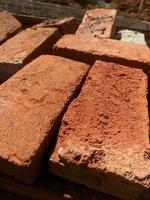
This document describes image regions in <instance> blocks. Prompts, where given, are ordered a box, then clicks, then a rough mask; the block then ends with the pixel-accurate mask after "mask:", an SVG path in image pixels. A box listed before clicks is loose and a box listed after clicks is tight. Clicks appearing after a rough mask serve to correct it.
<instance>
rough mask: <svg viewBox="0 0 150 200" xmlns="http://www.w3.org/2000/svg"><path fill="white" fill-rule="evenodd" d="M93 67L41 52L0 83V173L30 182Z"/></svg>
mask: <svg viewBox="0 0 150 200" xmlns="http://www.w3.org/2000/svg"><path fill="white" fill-rule="evenodd" d="M88 69H89V67H88V66H87V65H86V64H84V63H79V62H76V61H72V60H69V59H64V58H61V57H55V56H48V55H47V56H46V55H45V56H44V55H43V56H41V57H39V58H37V59H36V60H34V61H33V62H31V63H30V64H28V65H27V66H25V67H24V68H23V69H22V70H20V71H19V72H18V73H17V74H16V75H14V76H13V77H12V78H10V79H9V80H8V81H6V82H5V83H3V84H2V85H1V87H0V105H1V106H0V119H1V120H0V133H1V140H0V172H2V173H4V174H5V173H6V174H8V175H11V176H13V177H15V178H17V179H19V180H21V181H23V182H26V183H31V182H33V181H34V180H35V179H36V177H37V176H38V175H39V173H40V171H41V168H42V165H43V162H42V161H43V154H44V153H45V152H46V150H47V147H48V146H49V144H50V142H51V138H52V137H53V135H55V131H56V128H57V126H58V125H59V121H60V119H61V117H62V115H63V113H64V112H65V109H66V107H67V105H68V104H69V103H70V101H71V100H72V98H73V97H74V95H76V92H77V90H78V89H80V87H81V84H82V81H83V80H84V78H85V76H86V73H87V71H88Z"/></svg>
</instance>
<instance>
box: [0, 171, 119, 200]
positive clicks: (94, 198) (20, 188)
mask: <svg viewBox="0 0 150 200" xmlns="http://www.w3.org/2000/svg"><path fill="white" fill-rule="evenodd" d="M0 187H1V188H3V190H6V191H10V192H13V193H16V194H20V195H23V196H25V197H26V199H27V198H31V199H35V200H42V199H43V200H68V199H70V200H101V199H102V200H117V198H115V197H111V196H110V195H106V194H102V193H100V192H97V191H94V190H91V189H87V188H85V187H82V186H80V185H77V184H75V183H71V182H69V181H67V180H63V179H61V178H58V177H54V176H48V175H47V176H46V177H42V178H40V180H38V181H37V182H36V183H34V184H33V185H31V186H27V185H24V184H22V183H20V182H19V181H15V180H13V179H11V178H10V177H8V176H4V175H1V176H0ZM15 200H16V199H15Z"/></svg>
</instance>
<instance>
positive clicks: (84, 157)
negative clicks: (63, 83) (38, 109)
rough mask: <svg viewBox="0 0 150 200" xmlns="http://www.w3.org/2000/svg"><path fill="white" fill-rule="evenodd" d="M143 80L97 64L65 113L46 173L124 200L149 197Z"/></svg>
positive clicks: (149, 148) (136, 74)
mask: <svg viewBox="0 0 150 200" xmlns="http://www.w3.org/2000/svg"><path fill="white" fill-rule="evenodd" d="M147 106H148V102H147V76H146V75H145V74H144V72H143V71H142V70H141V69H133V68H130V67H126V66H121V65H117V64H115V63H106V62H102V61H97V62H96V64H95V65H94V66H93V67H92V69H91V70H90V72H89V75H88V77H87V80H86V83H85V84H84V86H83V88H82V91H81V93H80V95H79V96H78V98H77V99H75V100H74V101H73V102H72V103H71V104H70V106H69V108H68V110H67V112H66V113H65V115H64V117H63V120H62V124H61V128H60V131H59V136H58V140H57V144H56V148H55V150H54V153H53V154H52V156H51V158H50V160H49V172H51V173H54V174H55V175H57V176H60V177H63V178H67V179H69V180H71V181H73V182H76V183H79V184H83V185H85V186H87V187H89V188H93V189H95V190H98V191H101V192H104V193H108V194H111V195H113V196H116V197H119V198H120V199H124V200H125V199H126V200H129V199H130V200H139V199H145V200H149V199H150V176H149V175H150V144H149V118H148V108H147Z"/></svg>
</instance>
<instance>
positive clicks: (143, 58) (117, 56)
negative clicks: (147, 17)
mask: <svg viewBox="0 0 150 200" xmlns="http://www.w3.org/2000/svg"><path fill="white" fill-rule="evenodd" d="M54 53H55V54H56V55H61V56H63V57H68V58H71V59H74V60H78V61H82V62H85V63H89V64H93V63H94V61H95V60H97V59H101V60H104V61H112V62H116V63H119V64H123V65H127V66H129V65H131V66H133V67H137V68H141V67H142V68H144V70H148V69H149V67H148V65H150V49H149V48H148V47H147V46H144V45H138V44H131V43H127V42H121V41H118V40H112V39H98V38H91V37H88V36H86V37H85V36H82V35H78V34H76V35H66V36H63V37H62V38H61V39H60V40H59V41H58V42H57V43H56V45H55V48H54Z"/></svg>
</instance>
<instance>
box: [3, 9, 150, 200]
mask: <svg viewBox="0 0 150 200" xmlns="http://www.w3.org/2000/svg"><path fill="white" fill-rule="evenodd" d="M115 21H116V11H115V10H111V9H110V10H109V9H95V10H90V11H87V12H86V14H85V17H84V18H83V21H82V23H81V24H80V25H79V27H78V25H77V23H76V20H75V19H74V18H68V19H64V20H60V21H57V22H56V23H53V24H51V23H50V22H48V21H46V22H43V23H41V24H39V25H35V26H33V27H31V28H28V29H26V30H21V24H20V23H19V22H18V21H17V20H16V19H15V18H14V17H13V16H12V15H11V14H10V13H8V12H5V11H4V12H1V13H0V24H2V25H1V27H0V42H1V46H0V84H1V85H0V119H1V120H0V189H3V190H6V191H10V192H13V193H17V194H19V195H23V196H26V198H31V199H35V200H41V199H43V200H48V199H51V200H60V199H64V200H65V199H71V200H100V199H104V200H105V199H107V200H117V199H118V198H119V199H124V200H141V199H143V200H149V199H150V142H149V113H148V98H147V97H148V83H149V69H150V49H149V47H148V46H146V45H139V44H132V43H127V42H122V41H117V40H115V39H113V34H114V31H115ZM18 30H20V31H19V32H18ZM78 184H79V185H78ZM104 193H105V194H104Z"/></svg>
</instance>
